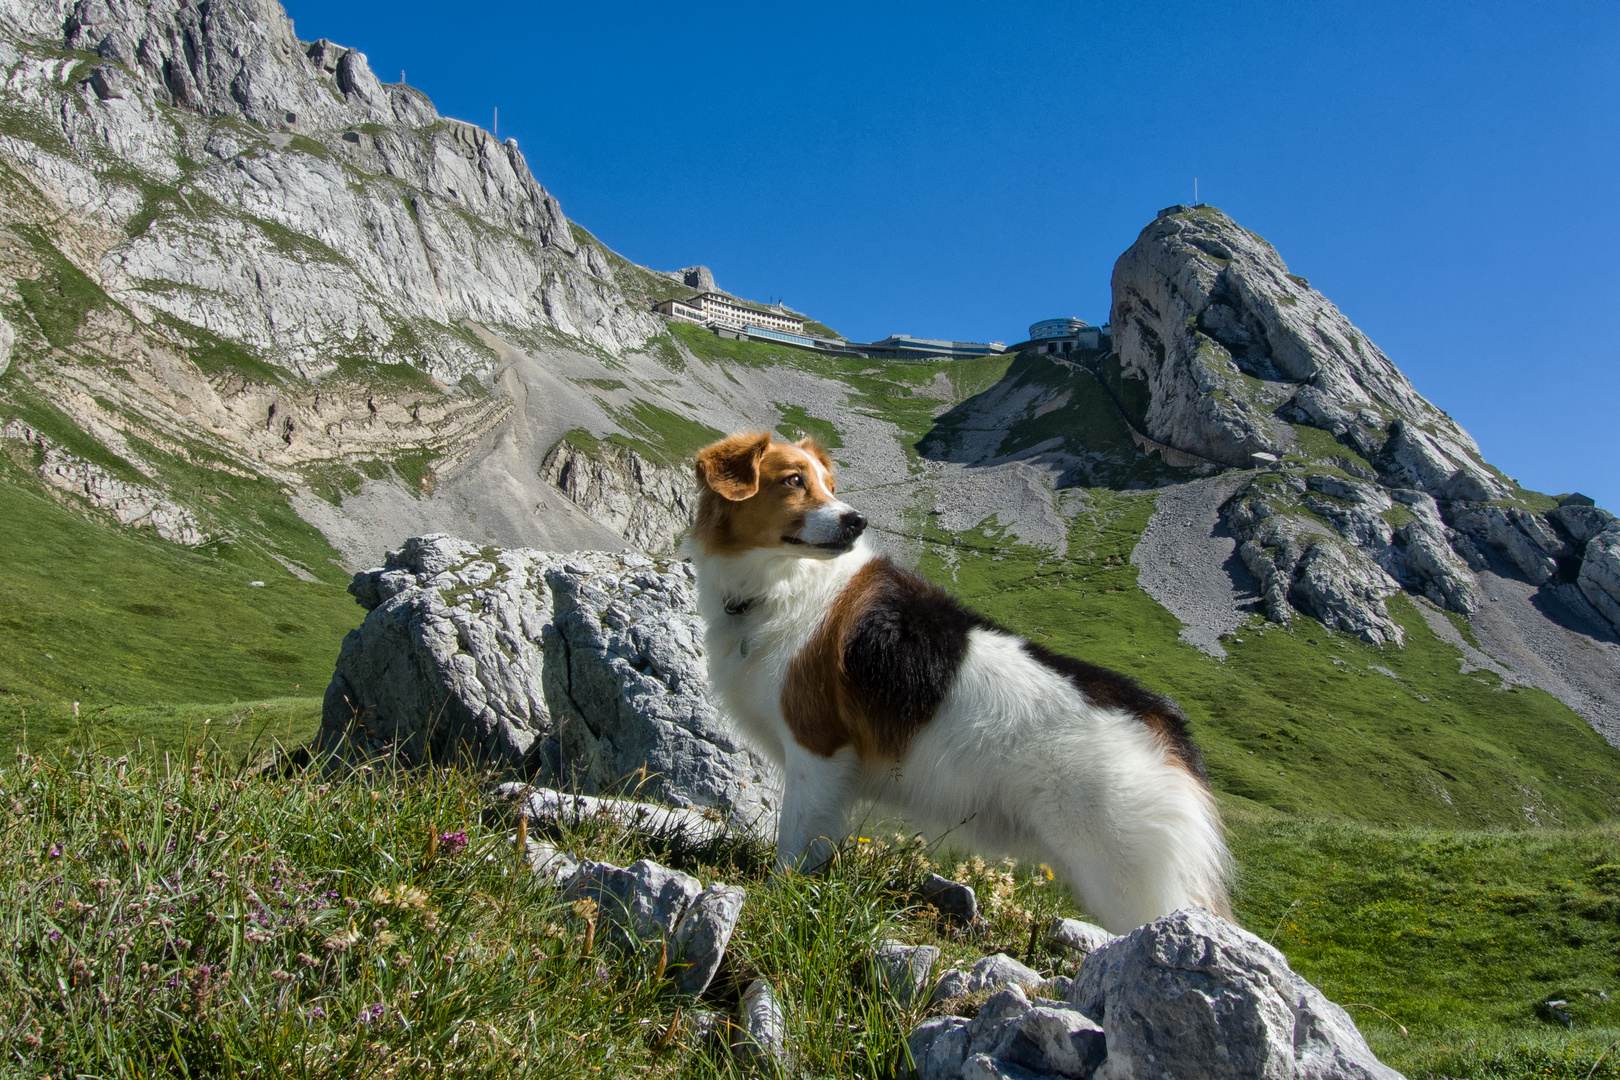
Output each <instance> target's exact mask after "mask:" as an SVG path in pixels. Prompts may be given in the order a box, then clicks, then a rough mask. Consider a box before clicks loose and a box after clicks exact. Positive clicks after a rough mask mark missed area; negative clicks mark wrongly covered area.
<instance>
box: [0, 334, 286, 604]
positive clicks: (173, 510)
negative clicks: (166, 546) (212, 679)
mask: <svg viewBox="0 0 1620 1080" xmlns="http://www.w3.org/2000/svg"><path fill="white" fill-rule="evenodd" d="M4 329H5V332H9V331H10V329H11V328H10V326H9V325H8V326H6V327H5V328H4ZM4 339H5V333H0V343H3V344H5V345H7V346H9V344H10V343H9V341H5V340H4ZM5 351H7V352H8V353H9V349H7V350H5ZM4 370H5V367H4V365H0V372H3V371H4ZM0 439H14V440H17V441H19V442H22V443H25V444H30V445H32V446H33V447H35V448H37V449H38V450H39V452H40V454H39V458H40V466H39V476H40V479H42V480H44V481H45V483H46V484H48V485H50V486H51V487H52V488H55V489H56V490H57V491H59V492H62V493H64V494H67V495H70V496H72V497H73V498H75V499H77V500H79V501H81V502H82V503H84V504H86V505H88V506H91V507H93V508H95V509H96V510H99V511H101V512H102V513H105V514H108V515H110V516H111V517H112V518H113V519H114V520H116V521H117V522H118V524H120V525H125V526H128V527H130V528H147V529H151V530H152V531H153V532H155V533H157V535H158V536H159V537H160V538H161V539H164V540H167V541H169V543H171V544H179V545H181V546H182V547H200V546H201V545H203V544H206V543H208V541H209V539H210V537H209V536H208V534H207V533H206V532H204V531H203V529H202V526H201V524H200V523H199V522H198V521H197V518H196V516H195V515H194V514H192V512H191V511H190V510H188V509H187V508H186V507H184V506H181V505H180V504H179V503H177V502H175V501H173V500H172V499H171V498H170V497H169V496H168V495H167V494H165V493H164V492H162V491H159V490H158V489H157V488H154V487H149V486H147V485H145V484H140V483H135V482H133V481H129V480H124V479H120V478H119V477H116V476H114V475H113V474H112V473H110V472H108V471H107V470H106V469H104V468H102V467H101V466H100V465H96V464H94V463H92V462H89V461H86V460H85V459H84V458H82V457H79V456H78V455H77V454H74V453H72V452H71V451H69V450H67V449H65V448H63V447H62V446H59V445H58V444H57V443H56V442H55V441H53V440H52V439H50V438H49V437H48V436H46V435H44V434H43V433H41V432H39V431H36V430H34V429H33V428H31V427H29V426H28V425H27V424H24V423H23V422H22V421H20V420H12V421H10V422H9V423H7V424H6V425H5V427H4V428H3V429H0ZM305 576H306V577H308V576H309V575H305ZM310 580H313V578H310Z"/></svg>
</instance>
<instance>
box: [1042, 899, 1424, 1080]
mask: <svg viewBox="0 0 1620 1080" xmlns="http://www.w3.org/2000/svg"><path fill="white" fill-rule="evenodd" d="M1069 1003H1070V1004H1071V1005H1073V1006H1075V1007H1076V1008H1078V1009H1079V1010H1080V1011H1081V1012H1083V1013H1085V1014H1086V1015H1087V1016H1088V1017H1090V1018H1091V1019H1093V1020H1095V1021H1097V1022H1098V1023H1100V1024H1101V1025H1102V1027H1103V1029H1104V1030H1105V1031H1106V1032H1107V1044H1108V1057H1107V1061H1106V1062H1105V1064H1104V1065H1103V1066H1102V1067H1101V1068H1100V1069H1099V1070H1098V1073H1097V1075H1098V1077H1099V1078H1100V1080H1116V1078H1117V1080H1125V1078H1128V1077H1139V1076H1153V1077H1188V1078H1194V1077H1196V1078H1199V1080H1205V1078H1208V1080H1219V1078H1221V1077H1233V1078H1237V1077H1255V1076H1265V1077H1278V1078H1297V1080H1398V1078H1399V1075H1400V1074H1399V1073H1396V1072H1395V1071H1394V1070H1393V1069H1390V1068H1388V1067H1387V1066H1385V1065H1383V1064H1382V1063H1381V1062H1379V1061H1378V1059H1377V1058H1376V1057H1374V1056H1373V1053H1372V1051H1371V1050H1370V1049H1368V1047H1367V1043H1366V1040H1365V1039H1363V1038H1362V1036H1361V1033H1360V1032H1359V1031H1358V1030H1356V1026H1355V1024H1354V1023H1353V1022H1352V1021H1351V1019H1350V1017H1349V1015H1348V1014H1347V1013H1346V1012H1345V1011H1344V1010H1343V1009H1341V1008H1340V1007H1339V1006H1337V1005H1335V1004H1333V1003H1332V1002H1331V1001H1329V1000H1327V998H1326V997H1324V996H1323V995H1322V993H1321V991H1319V990H1317V989H1316V988H1315V987H1314V986H1312V985H1311V984H1310V983H1308V982H1306V981H1305V980H1304V979H1302V978H1300V977H1299V976H1298V975H1296V974H1294V972H1293V971H1291V970H1290V969H1289V967H1288V961H1287V960H1286V959H1284V958H1283V955H1282V953H1280V952H1278V951H1277V950H1276V949H1274V948H1272V947H1271V946H1270V945H1268V944H1266V943H1265V942H1264V941H1262V940H1260V939H1259V938H1257V937H1255V936H1254V935H1253V934H1250V933H1249V932H1247V931H1245V930H1242V929H1240V928H1238V927H1236V926H1234V925H1232V924H1231V923H1229V922H1227V921H1225V920H1224V919H1221V918H1218V917H1216V916H1214V915H1211V914H1210V913H1209V912H1207V911H1203V910H1201V909H1194V910H1184V911H1176V912H1172V913H1171V914H1169V915H1165V916H1163V917H1161V918H1159V919H1156V920H1154V921H1153V922H1151V923H1148V924H1147V925H1146V926H1143V927H1141V928H1139V929H1137V930H1134V931H1132V932H1131V933H1130V934H1129V935H1127V936H1126V937H1123V938H1120V939H1118V940H1116V941H1113V942H1110V943H1109V944H1108V945H1105V946H1103V947H1102V948H1101V949H1099V950H1097V951H1096V952H1095V953H1093V954H1092V955H1091V956H1090V957H1088V958H1087V959H1086V962H1085V963H1084V964H1083V965H1082V966H1081V968H1080V975H1079V977H1078V978H1077V979H1076V980H1075V983H1074V986H1073V988H1072V989H1071V991H1070V994H1069Z"/></svg>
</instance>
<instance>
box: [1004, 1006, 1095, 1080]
mask: <svg viewBox="0 0 1620 1080" xmlns="http://www.w3.org/2000/svg"><path fill="white" fill-rule="evenodd" d="M992 1053H993V1054H994V1055H995V1057H996V1058H997V1059H998V1060H1000V1061H1003V1062H1008V1063H1011V1064H1013V1065H1022V1066H1023V1067H1024V1068H1026V1069H1030V1070H1032V1071H1034V1072H1036V1073H1042V1074H1052V1073H1055V1074H1056V1075H1058V1076H1064V1077H1070V1078H1072V1080H1084V1078H1085V1077H1089V1076H1090V1075H1091V1074H1092V1073H1093V1072H1095V1071H1096V1069H1097V1066H1098V1065H1101V1064H1102V1061H1103V1058H1104V1057H1106V1056H1107V1055H1108V1042H1107V1037H1106V1036H1105V1035H1104V1034H1103V1029H1102V1025H1100V1024H1098V1023H1096V1022H1095V1021H1093V1020H1092V1019H1091V1018H1089V1017H1087V1016H1086V1015H1085V1014H1084V1013H1082V1012H1080V1010H1078V1009H1076V1008H1074V1007H1073V1006H1070V1005H1063V1004H1052V1005H1035V1006H1032V1007H1031V1008H1030V1009H1029V1011H1027V1012H1025V1013H1024V1014H1023V1015H1022V1016H1020V1017H1018V1018H1017V1020H1016V1022H1015V1023H1014V1024H1013V1025H1012V1027H1011V1030H1009V1031H1008V1032H1007V1033H1006V1034H1005V1035H1004V1036H1003V1038H1002V1039H1001V1041H1000V1043H999V1044H998V1045H997V1046H996V1048H995V1050H994V1051H992Z"/></svg>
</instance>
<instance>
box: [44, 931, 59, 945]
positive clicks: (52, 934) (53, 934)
mask: <svg viewBox="0 0 1620 1080" xmlns="http://www.w3.org/2000/svg"><path fill="white" fill-rule="evenodd" d="M45 940H46V941H48V942H50V943H51V944H52V945H55V944H56V943H57V942H58V941H61V940H62V931H60V930H49V931H47V932H46V934H45Z"/></svg>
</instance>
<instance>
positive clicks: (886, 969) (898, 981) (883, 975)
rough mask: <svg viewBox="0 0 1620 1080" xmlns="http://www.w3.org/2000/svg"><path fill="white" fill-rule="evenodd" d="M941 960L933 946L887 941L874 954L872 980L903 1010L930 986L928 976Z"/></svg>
mask: <svg viewBox="0 0 1620 1080" xmlns="http://www.w3.org/2000/svg"><path fill="white" fill-rule="evenodd" d="M938 959H939V950H938V949H937V948H935V947H934V946H932V945H905V944H902V943H900V942H898V941H885V942H883V943H882V944H881V945H879V946H878V947H877V950H876V951H875V952H874V953H873V954H872V974H873V977H874V979H873V981H874V982H876V983H877V986H878V989H879V990H880V991H881V992H882V993H884V994H887V995H888V996H889V997H890V998H892V999H893V1000H894V1002H895V1004H897V1005H899V1006H900V1007H901V1008H903V1009H904V1008H909V1007H910V1005H911V1003H912V1002H913V1001H915V1000H917V998H918V997H919V996H920V995H921V994H922V992H923V988H924V987H925V986H927V985H928V976H929V973H931V972H932V971H933V970H934V963H935V962H936V961H937V960H938Z"/></svg>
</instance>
